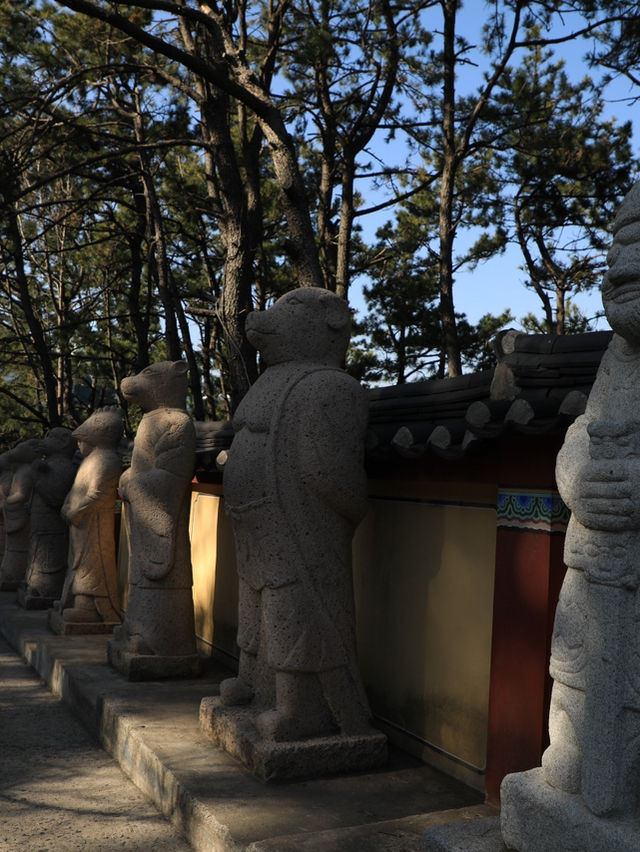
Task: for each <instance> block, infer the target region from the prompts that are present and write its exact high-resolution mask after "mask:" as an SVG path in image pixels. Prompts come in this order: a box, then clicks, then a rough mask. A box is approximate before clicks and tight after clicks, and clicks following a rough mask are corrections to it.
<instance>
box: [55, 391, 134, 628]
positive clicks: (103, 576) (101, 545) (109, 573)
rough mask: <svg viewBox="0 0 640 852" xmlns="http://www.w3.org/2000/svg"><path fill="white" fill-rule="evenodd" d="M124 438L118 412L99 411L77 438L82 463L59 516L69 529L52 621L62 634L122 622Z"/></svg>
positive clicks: (120, 417)
mask: <svg viewBox="0 0 640 852" xmlns="http://www.w3.org/2000/svg"><path fill="white" fill-rule="evenodd" d="M122 432H123V421H122V412H121V411H120V409H119V408H118V407H117V406H112V407H109V408H99V409H98V410H97V411H95V412H94V413H93V414H92V415H91V416H90V417H89V418H88V419H87V420H85V422H84V423H83V424H82V425H81V426H79V427H78V428H77V429H76V430H75V431H74V432H73V437H74V438H75V439H76V441H77V442H78V447H79V449H80V452H81V454H82V456H83V461H82V463H81V464H80V468H79V469H78V473H77V474H76V478H75V480H74V483H73V486H72V488H71V490H70V491H69V493H68V494H67V497H66V499H65V501H64V504H63V506H62V510H61V515H62V517H63V518H64V520H65V521H66V522H67V524H68V525H69V560H68V562H69V564H68V569H67V576H66V579H65V584H64V588H63V591H62V595H61V599H60V601H59V602H56V612H55V614H54V616H52V626H53V627H54V629H57V630H58V631H59V632H75V633H79V632H83V629H86V631H87V632H101V627H100V626H104V629H105V630H106V629H107V627H108V629H109V630H110V629H112V628H113V625H114V624H118V623H119V622H120V602H119V594H118V575H117V565H116V543H115V535H114V507H115V503H116V501H117V499H118V482H119V479H120V474H121V473H122V458H121V456H120V454H119V453H118V450H117V445H118V442H119V441H120V438H121V437H122ZM58 614H59V616H58ZM71 625H73V626H71Z"/></svg>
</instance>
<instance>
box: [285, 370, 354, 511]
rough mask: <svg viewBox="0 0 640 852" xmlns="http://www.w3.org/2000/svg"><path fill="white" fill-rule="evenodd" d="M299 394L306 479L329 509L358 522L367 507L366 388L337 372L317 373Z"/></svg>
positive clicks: (302, 466) (301, 456) (300, 439)
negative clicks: (365, 451) (365, 455)
mask: <svg viewBox="0 0 640 852" xmlns="http://www.w3.org/2000/svg"><path fill="white" fill-rule="evenodd" d="M295 394H296V396H297V400H296V403H297V404H296V408H298V409H299V411H300V415H301V416H300V418H299V426H298V460H299V465H300V472H301V479H302V481H303V482H304V484H305V486H306V487H307V488H309V490H310V491H311V492H312V493H314V494H315V495H316V497H318V498H319V499H320V500H322V501H323V502H324V503H325V504H326V505H327V506H328V507H330V508H331V509H332V510H333V511H335V512H337V513H338V514H339V515H342V517H344V518H347V519H348V520H350V521H351V522H353V523H354V524H357V523H358V522H359V521H360V520H361V519H362V518H363V517H364V515H365V514H366V511H367V480H366V473H365V469H364V464H363V461H364V435H365V431H366V426H367V414H368V406H367V398H366V395H365V392H364V390H363V389H362V388H361V386H360V385H359V384H358V383H357V382H356V381H355V380H354V379H352V378H351V377H350V376H348V375H346V374H343V373H339V372H337V371H336V372H335V373H333V372H327V373H323V372H320V373H317V374H314V375H313V376H311V377H310V378H309V379H307V380H306V381H305V382H303V383H302V384H301V386H300V387H299V388H297V389H296V391H295Z"/></svg>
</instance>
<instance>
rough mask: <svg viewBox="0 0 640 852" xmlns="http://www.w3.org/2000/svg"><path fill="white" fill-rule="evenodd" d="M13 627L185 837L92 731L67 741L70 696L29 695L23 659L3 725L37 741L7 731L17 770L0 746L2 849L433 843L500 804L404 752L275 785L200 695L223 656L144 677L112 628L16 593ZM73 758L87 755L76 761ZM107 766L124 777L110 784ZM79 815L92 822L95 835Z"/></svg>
mask: <svg viewBox="0 0 640 852" xmlns="http://www.w3.org/2000/svg"><path fill="white" fill-rule="evenodd" d="M0 633H1V634H3V635H4V637H5V639H6V640H7V641H8V642H9V643H10V645H11V646H12V647H13V648H14V649H15V650H17V651H18V652H19V653H20V654H21V655H22V656H23V657H24V658H25V659H26V660H27V661H28V663H29V664H30V665H31V666H32V668H33V669H35V670H36V672H37V673H38V674H39V675H40V677H42V679H43V680H44V681H45V683H46V684H48V685H49V687H50V688H51V690H52V691H53V693H54V694H55V695H58V696H61V697H62V698H63V699H64V704H65V705H67V707H69V708H71V709H72V710H73V713H74V715H75V716H76V717H78V718H79V719H81V720H82V722H83V724H84V725H85V726H86V727H87V728H88V730H89V731H91V732H92V733H93V734H94V735H95V737H96V739H98V740H99V741H100V742H101V743H102V745H103V746H104V747H105V748H106V750H107V751H108V752H109V753H110V754H111V755H112V756H113V757H114V758H115V759H116V761H118V763H119V764H120V766H121V767H122V769H123V770H124V772H125V773H126V775H127V776H128V777H129V778H131V779H132V780H133V781H134V782H135V785H136V786H137V788H139V790H140V791H142V794H145V795H146V796H148V797H149V798H150V799H152V800H153V802H154V804H155V806H156V808H157V810H158V811H159V812H160V813H162V814H163V815H164V816H165V817H166V818H167V819H168V820H170V821H171V823H172V825H173V826H175V827H176V829H177V833H176V834H172V827H171V826H170V825H169V824H168V823H164V822H163V821H162V819H161V818H160V817H158V816H156V815H155V814H154V811H153V808H152V807H151V806H150V805H149V804H148V802H147V800H146V799H145V798H144V795H142V794H141V793H139V792H137V791H136V793H135V796H134V794H133V793H130V792H128V791H129V790H133V789H134V788H132V787H131V786H130V785H129V782H128V781H127V780H126V779H125V778H124V776H123V775H122V773H121V772H120V769H118V768H117V767H116V766H115V765H114V764H113V763H112V761H111V759H110V758H109V757H107V755H106V754H105V753H104V752H102V751H101V750H100V749H99V748H97V749H96V747H95V746H94V745H93V743H92V741H91V739H90V738H89V737H88V736H87V735H86V734H85V733H84V730H83V729H82V728H80V729H78V728H75V729H74V733H73V735H72V739H71V740H70V742H69V744H67V745H62V743H63V742H64V741H63V737H62V729H63V728H64V727H65V726H64V725H63V723H62V722H61V721H60V719H61V718H62V714H63V713H64V714H65V718H67V717H66V711H65V708H64V706H63V705H62V704H61V702H59V701H58V700H57V698H54V697H53V696H51V695H50V694H49V693H48V691H47V690H46V689H45V688H44V687H41V686H38V685H37V681H36V682H34V681H33V680H31V681H30V686H29V688H28V689H27V692H25V696H26V697H25V698H24V701H22V699H20V695H21V693H20V690H19V689H18V690H17V691H16V692H14V687H15V684H17V683H20V682H22V681H23V680H24V679H25V678H26V673H25V671H24V667H23V666H22V665H21V664H20V663H19V662H18V661H17V660H16V659H15V657H13V665H14V666H16V667H17V668H15V669H14V672H20V673H19V674H14V675H12V677H8V679H7V686H6V687H5V686H0V713H1V714H2V721H1V722H0V727H1V729H2V731H3V732H4V731H5V730H7V731H8V725H7V724H5V713H6V719H7V720H10V719H13V721H14V723H16V724H19V726H20V727H23V728H24V734H23V735H24V736H25V737H26V739H25V745H24V747H22V748H19V747H18V746H17V745H16V746H11V743H12V741H13V740H14V736H13V735H11V733H7V735H6V737H5V739H6V740H7V741H8V743H9V745H10V746H11V748H10V750H11V760H10V761H9V764H10V765H13V766H14V767H15V768H14V769H13V770H12V772H13V773H14V777H10V776H9V775H8V774H7V773H6V772H5V759H4V752H5V750H7V749H8V748H9V747H8V746H7V745H5V743H4V741H3V742H2V743H0V756H1V757H2V759H3V765H2V777H3V789H2V794H3V797H4V798H3V799H0V808H2V813H0V817H2V824H1V826H0V850H2V852H4V850H5V849H6V850H11V852H14V850H15V852H21V850H27V852H40V850H55V852H66V850H70V852H72V850H80V849H86V850H91V852H93V850H98V852H99V851H100V850H104V852H111V850H115V849H125V850H137V849H140V850H144V852H146V850H154V852H155V850H165V849H166V850H169V849H171V850H172V852H174V850H175V852H182V850H183V849H186V848H188V847H186V846H185V842H184V840H183V839H181V836H182V837H186V838H187V840H188V841H189V843H190V844H191V846H192V848H193V849H195V850H196V852H245V850H246V852H267V850H270V852H420V850H421V849H422V836H423V833H424V830H425V828H427V827H429V826H433V825H439V824H446V823H451V822H457V821H459V820H465V821H466V820H476V819H477V818H479V817H486V816H488V815H490V814H495V813H496V811H495V809H494V808H490V807H489V806H487V805H484V804H482V796H481V794H479V793H477V792H475V791H473V790H471V789H469V788H468V787H466V786H465V785H463V784H461V783H459V782H457V781H455V780H453V779H451V778H448V777H447V776H445V775H443V774H442V773H440V772H438V771H436V770H434V769H432V768H430V767H428V766H425V765H424V764H422V763H420V762H419V761H417V760H414V759H413V758H411V757H409V756H408V755H405V754H403V753H401V752H398V751H395V750H392V753H391V759H390V761H389V764H388V765H387V766H386V767H384V768H382V769H379V770H375V771H372V772H361V773H357V774H353V775H348V776H340V777H335V778H324V779H316V780H308V781H298V782H291V783H287V784H284V783H283V784H263V783H261V782H259V781H257V780H256V779H255V778H254V777H253V776H252V775H250V774H249V773H248V772H246V771H245V770H244V769H243V767H242V766H240V765H239V764H238V763H237V762H236V761H234V760H233V759H232V758H231V757H230V756H229V755H227V754H226V753H225V752H223V751H221V750H220V749H217V748H216V747H215V746H214V745H213V744H212V743H211V742H210V741H209V740H208V739H207V738H206V737H205V736H204V735H203V734H202V732H201V731H200V728H199V723H198V711H199V706H200V701H201V699H202V698H203V697H205V696H207V695H213V694H215V693H216V691H217V688H218V686H217V685H218V683H219V681H220V679H221V678H222V677H224V676H227V675H228V672H227V671H224V670H222V669H219V670H217V669H216V668H215V667H214V666H211V668H210V669H209V670H208V671H207V672H206V673H205V674H204V675H203V677H201V678H199V679H193V680H179V681H155V682H150V683H131V682H129V681H126V680H125V679H124V678H123V677H121V676H120V675H119V674H118V673H117V672H115V671H114V670H112V669H111V668H110V667H109V666H108V665H107V663H106V642H107V639H106V637H104V636H56V635H54V634H52V633H51V632H50V631H49V629H48V627H47V618H46V613H42V612H34V611H25V610H22V609H20V608H19V607H17V606H16V604H15V602H14V597H13V596H11V595H9V594H8V593H0ZM10 671H11V667H10V666H9V668H8V669H7V672H10ZM25 682H26V681H25ZM25 688H26V687H25ZM34 695H37V696H39V698H38V701H43V702H45V703H44V704H43V707H46V710H44V711H43V713H44V718H41V719H40V721H38V720H37V718H36V716H35V715H34V714H32V713H31V707H32V705H33V707H34V708H35V707H36V704H37V702H36V701H32V696H34ZM25 708H26V709H25ZM17 742H18V740H17V736H16V737H15V743H17ZM7 753H8V752H7ZM70 755H71V756H72V757H73V758H74V760H75V758H76V757H81V756H82V759H83V760H85V761H86V762H84V763H83V762H82V761H81V762H80V763H79V764H78V765H77V766H76V765H75V763H74V764H71V763H69V756H70ZM49 758H50V762H47V761H48V760H49ZM9 764H7V765H9ZM107 767H110V771H113V772H115V773H116V774H115V775H114V778H115V779H117V780H113V781H110V782H107V780H106V778H107V775H106V773H107ZM94 770H95V774H94ZM103 773H104V775H103ZM74 778H77V779H78V780H79V784H78V785H76V786H75V788H74V787H72V786H71V784H72V782H73V779H74ZM94 782H95V786H94ZM125 788H126V789H125ZM118 793H120V795H119V796H118V795H117V794H118ZM4 810H6V811H7V814H6V818H5V814H4ZM156 813H157V812H156ZM21 814H22V815H21ZM49 814H51V815H52V821H51V822H49V821H48V819H49V816H48V815H49ZM21 820H22V821H23V822H24V825H25V827H24V829H22V828H21V827H20V825H21ZM76 820H81V821H82V822H84V821H86V823H87V825H88V826H89V828H91V826H92V830H93V831H94V835H93V839H87V838H86V837H85V836H84V834H83V832H84V830H85V829H84V828H83V827H82V826H81V824H80V823H76ZM29 823H30V825H29ZM20 831H24V832H27V834H24V833H23V834H22V835H21V834H20ZM63 831H64V832H68V834H66V835H63ZM110 831H112V833H111V834H110V833H109V832H110ZM137 831H140V832H141V834H136V832H137ZM163 831H164V832H165V833H164V834H162V832H163ZM156 832H157V835H156V834H155V833H156ZM63 836H64V837H65V841H64V842H67V843H68V844H69V845H67V846H65V845H63V843H62V840H61V838H62V837H63ZM156 836H157V838H158V839H157V840H155V839H154V838H155V837H156ZM140 837H144V840H143V841H142V844H141V845H139V844H140ZM5 838H8V841H7V840H6V839H5ZM7 842H9V843H10V844H13V845H9V846H6V845H5V846H3V845H2V844H3V843H5V844H6V843H7ZM20 843H22V844H23V845H20ZM30 844H31V845H30ZM73 844H75V845H73Z"/></svg>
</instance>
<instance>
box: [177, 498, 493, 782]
mask: <svg viewBox="0 0 640 852" xmlns="http://www.w3.org/2000/svg"><path fill="white" fill-rule="evenodd" d="M495 503H496V494H495V489H491V488H484V487H478V486H475V485H470V486H468V487H467V486H464V485H453V486H452V485H437V484H435V485H426V484H419V483H418V484H416V483H413V484H407V483H401V482H398V483H393V482H392V483H376V482H373V483H371V500H370V507H371V508H370V511H369V513H368V515H367V517H366V518H365V519H364V521H363V522H362V524H361V525H360V527H359V528H358V531H357V533H356V536H355V539H354V590H355V595H356V608H357V633H358V647H359V657H360V666H361V671H362V674H363V678H364V680H365V684H366V687H367V691H368V693H369V696H370V700H371V704H372V707H373V710H374V712H375V713H376V715H377V716H379V717H381V718H383V719H385V720H387V721H388V723H389V724H388V725H387V726H386V728H385V729H386V731H387V733H388V734H389V735H390V737H391V739H392V740H394V741H395V742H396V743H398V744H399V745H401V746H402V747H404V748H405V749H407V750H408V751H410V752H412V753H414V754H416V755H418V756H420V757H422V758H423V759H425V760H427V761H428V762H430V763H434V764H435V765H437V766H441V767H442V768H443V769H445V770H446V771H448V772H450V773H451V774H454V775H457V776H458V777H460V778H462V779H463V780H465V781H466V782H467V783H471V784H474V785H475V786H477V787H479V788H482V786H483V778H482V770H483V768H484V765H485V758H486V732H487V714H488V698H489V665H490V654H491V624H492V615H493V579H494V565H495V536H496V515H495V508H494V507H495ZM190 534H191V543H192V564H193V576H194V606H195V613H196V629H197V633H198V636H199V642H200V648H201V650H202V651H203V652H204V653H207V654H212V653H214V654H215V655H216V656H217V657H219V658H221V659H223V660H224V659H226V660H227V661H228V662H229V663H231V664H233V661H234V659H236V658H237V646H236V644H235V632H236V624H237V575H236V568H235V554H234V544H233V532H232V529H231V526H230V523H229V521H228V519H227V517H226V514H225V512H224V500H223V498H222V492H221V489H220V487H219V486H198V487H195V486H194V493H193V494H192V502H191V520H190Z"/></svg>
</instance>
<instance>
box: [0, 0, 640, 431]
mask: <svg viewBox="0 0 640 852" xmlns="http://www.w3.org/2000/svg"><path fill="white" fill-rule="evenodd" d="M636 5H637V4H631V3H619V2H617V3H614V2H611V3H599V4H597V5H596V4H591V3H588V2H583V3H576V2H569V0H567V2H561V0H554V2H553V3H548V2H544V3H543V2H524V0H509V2H505V3H502V4H494V3H485V4H482V16H483V17H482V21H481V23H482V26H481V27H477V32H474V33H473V34H471V33H469V32H467V31H466V30H465V21H464V20H462V19H461V12H462V10H463V4H462V3H460V2H459V0H423V2H413V3H409V4H407V3H396V2H391V0H358V2H356V3H346V2H345V0H303V1H302V2H298V0H271V2H269V3H262V2H259V0H256V2H248V0H246V2H235V1H234V0H231V2H225V3H222V4H218V3H204V2H197V0H175V2H174V0H144V2H142V3H136V4H129V3H117V2H108V3H107V2H102V0H60V2H53V0H38V2H30V0H0V66H1V71H2V77H1V79H0V117H1V120H0V166H1V168H0V212H1V214H2V215H1V217H0V335H1V336H2V340H3V347H2V354H1V355H0V410H1V411H2V414H3V418H4V423H5V427H4V428H5V432H6V435H7V438H6V440H9V439H10V438H11V439H13V438H15V436H17V435H18V434H21V433H23V432H24V431H25V430H27V431H28V430H29V429H33V428H38V429H45V428H48V427H50V426H53V425H59V424H63V423H64V424H67V425H75V424H77V423H79V422H81V421H82V420H83V419H84V418H85V417H86V416H87V415H88V414H90V413H91V411H92V410H93V409H94V408H95V407H96V406H99V405H101V404H105V403H108V402H114V401H120V402H121V403H123V400H119V397H118V394H119V390H118V389H119V385H120V381H121V380H122V378H123V377H124V376H126V375H128V374H131V373H132V372H135V371H137V370H139V369H141V368H142V367H144V366H145V365H146V364H148V363H149V362H150V361H153V360H157V359H159V358H172V359H173V358H179V357H184V358H185V359H186V360H187V361H188V363H189V368H190V375H191V396H190V403H189V404H190V406H191V408H192V412H193V415H194V416H195V417H196V418H198V419H206V418H216V417H226V416H229V414H231V413H232V412H233V410H234V409H235V407H236V406H237V404H238V402H239V400H240V399H241V398H242V396H243V394H244V393H245V392H246V390H247V388H248V387H249V385H250V384H251V383H252V382H253V381H255V379H256V377H257V375H258V371H259V364H258V363H257V359H256V354H255V352H254V351H253V349H252V348H251V346H250V345H249V344H248V342H247V340H246V336H245V334H244V322H245V319H246V316H247V314H248V312H249V311H250V310H252V309H261V308H264V307H265V306H266V305H267V304H268V303H269V301H270V300H271V299H273V298H274V297H276V296H278V295H279V294H280V293H282V292H284V291H286V290H287V289H290V288H291V287H292V286H296V285H298V286H321V287H327V288H329V289H331V290H334V291H335V292H337V293H338V294H340V295H341V296H343V297H344V298H345V299H348V298H349V294H350V292H351V289H352V287H353V282H354V281H356V282H358V284H359V285H361V286H362V288H363V293H364V299H365V312H364V315H363V316H362V317H361V318H360V319H359V325H358V335H357V338H356V340H355V343H354V347H353V349H352V353H351V356H350V358H349V365H348V366H349V368H350V369H352V370H353V371H354V372H355V373H359V375H361V376H362V377H364V378H365V379H366V380H369V381H376V380H377V381H397V382H403V381H407V380H410V379H412V378H415V377H418V376H423V375H456V374H457V373H459V372H460V371H461V370H462V369H463V368H464V369H477V368H480V367H482V366H484V365H485V364H486V343H487V340H488V338H489V336H490V335H491V334H493V333H495V331H496V330H498V329H499V328H500V327H501V326H503V325H504V324H505V323H509V322H513V321H514V318H513V317H512V316H511V314H510V313H509V310H508V305H509V301H510V299H509V293H508V290H507V288H506V287H505V310H504V312H503V313H502V314H501V315H499V316H497V317H493V316H491V315H487V316H485V317H482V318H481V320H480V321H479V322H478V323H477V324H476V325H471V324H470V323H469V321H468V320H467V318H466V317H465V316H464V315H463V314H461V313H460V312H459V311H457V310H456V305H455V298H454V293H455V280H456V275H458V274H459V273H460V271H461V270H463V269H470V270H473V269H475V268H477V267H478V265H479V264H481V263H483V262H485V261H486V260H487V259H490V258H491V257H494V256H495V255H496V254H498V253H500V252H502V251H504V250H505V248H506V247H507V246H515V247H517V249H518V251H519V252H520V254H521V257H522V262H521V266H522V269H523V272H524V275H525V283H526V286H529V287H531V288H532V289H533V290H534V291H535V292H536V293H537V294H538V297H539V299H540V304H541V316H540V317H532V318H529V319H527V320H526V322H527V323H529V326H530V327H539V328H543V329H545V330H554V331H556V332H557V333H564V332H565V331H571V330H579V329H580V328H583V327H584V320H583V318H581V317H580V315H579V312H576V308H575V304H574V301H573V300H574V298H575V295H576V294H577V293H579V292H580V291H581V290H585V289H588V288H591V287H594V286H596V285H597V284H598V282H599V277H600V275H601V272H602V264H603V256H604V251H605V247H606V244H607V239H608V237H607V234H608V228H609V225H610V222H611V219H612V214H613V210H614V209H615V206H616V204H617V203H618V201H619V200H620V198H621V196H622V195H623V194H624V192H625V191H626V190H627V189H628V187H629V185H630V183H631V182H632V181H633V180H634V179H635V178H636V176H637V173H638V168H637V162H636V159H635V157H634V154H633V148H632V137H631V126H630V124H618V123H616V122H614V121H613V120H612V119H610V118H609V117H607V114H606V112H605V100H604V94H605V92H606V84H607V82H608V80H609V79H610V78H611V76H612V75H613V74H618V75H620V74H624V75H625V76H626V77H627V79H629V80H630V81H631V82H632V84H633V85H634V86H635V85H636V83H637V81H636V78H635V75H636V71H637V64H638V55H637V44H636V42H637V40H632V38H631V36H632V35H633V33H632V29H633V27H632V25H631V24H630V23H629V20H628V17H629V14H630V13H631V12H632V11H634V10H635V11H637V10H636V9H635V7H636ZM465 8H466V7H465ZM475 9H476V7H474V14H475ZM479 9H480V7H478V13H477V14H478V15H480V11H479ZM636 17H637V16H636ZM561 25H562V26H561ZM587 37H588V38H589V39H590V40H589V41H584V53H585V54H587V53H588V57H587V60H585V63H587V62H589V63H590V64H591V69H590V73H591V75H592V76H591V78H589V77H587V73H586V72H587V70H588V69H587V64H585V68H584V72H585V73H584V75H583V79H581V80H575V79H570V77H569V75H568V74H567V70H566V67H564V66H563V64H562V62H561V61H560V60H559V59H558V58H557V57H556V55H555V54H554V52H553V50H554V46H555V45H556V44H562V43H564V42H567V41H569V40H571V39H573V40H575V41H578V40H580V39H586V38H587ZM634 91H635V90H632V94H631V95H630V97H633V96H634V95H633V92H634ZM381 211H387V215H388V217H389V218H388V223H387V224H386V225H384V226H382V227H379V228H378V229H377V232H375V233H374V232H373V229H371V228H366V227H364V228H363V226H366V223H367V217H368V216H370V215H371V214H373V213H377V214H378V216H380V214H381ZM497 284H500V285H501V286H505V284H506V282H502V283H501V282H497ZM509 286H511V287H512V286H516V283H515V282H510V283H509Z"/></svg>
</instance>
